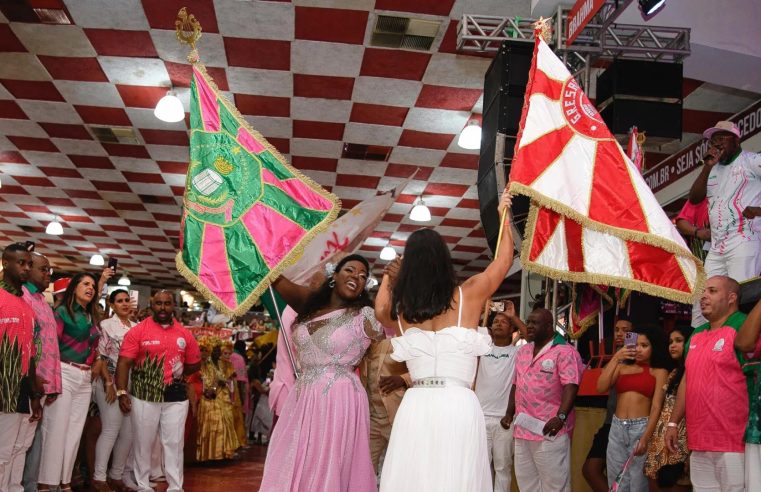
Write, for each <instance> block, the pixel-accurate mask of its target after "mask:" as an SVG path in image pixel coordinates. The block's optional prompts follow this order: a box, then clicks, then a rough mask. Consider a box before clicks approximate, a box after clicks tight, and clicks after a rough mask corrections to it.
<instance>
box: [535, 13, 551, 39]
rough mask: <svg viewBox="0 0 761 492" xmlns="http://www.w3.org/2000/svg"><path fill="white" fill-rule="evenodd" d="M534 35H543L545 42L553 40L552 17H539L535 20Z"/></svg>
mask: <svg viewBox="0 0 761 492" xmlns="http://www.w3.org/2000/svg"><path fill="white" fill-rule="evenodd" d="M534 35H535V36H537V37H538V36H541V37H542V39H543V40H544V42H545V43H549V42H550V41H551V40H552V19H551V18H549V17H548V18H544V17H539V20H538V21H536V22H534Z"/></svg>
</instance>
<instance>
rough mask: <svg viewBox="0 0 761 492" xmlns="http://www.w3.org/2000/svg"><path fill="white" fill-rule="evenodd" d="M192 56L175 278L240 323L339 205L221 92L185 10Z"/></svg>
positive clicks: (182, 30)
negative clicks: (187, 157) (177, 274)
mask: <svg viewBox="0 0 761 492" xmlns="http://www.w3.org/2000/svg"><path fill="white" fill-rule="evenodd" d="M175 26H176V31H177V39H178V40H179V41H180V42H181V43H184V44H187V45H189V46H190V47H191V51H190V54H189V56H188V61H189V62H190V63H191V65H192V67H191V72H192V79H191V83H190V161H189V163H188V173H187V177H186V182H185V194H184V197H183V210H182V212H183V213H182V220H181V224H180V252H179V253H178V254H177V257H176V263H177V270H178V271H179V272H180V274H182V276H183V277H185V278H186V279H187V280H188V282H190V283H191V284H192V285H193V286H194V287H195V288H196V289H197V290H198V291H199V292H201V294H202V295H203V296H204V297H205V298H206V299H208V300H209V301H210V302H211V303H212V304H214V306H215V307H216V308H217V309H218V310H220V311H221V312H223V313H225V314H227V315H228V316H240V315H242V314H243V313H245V312H246V311H248V309H249V308H250V307H251V306H252V305H253V304H254V303H255V302H256V301H257V300H258V299H259V297H260V296H261V295H262V294H263V293H264V292H266V290H267V288H268V287H269V285H270V283H271V282H272V281H274V280H275V279H276V278H277V277H278V276H280V275H281V274H282V272H283V271H284V270H285V269H286V268H288V267H289V266H290V265H292V264H293V263H295V262H296V260H297V259H298V258H299V257H300V256H301V254H302V252H303V250H304V247H305V246H306V245H307V244H308V243H309V242H310V241H311V240H312V239H313V238H314V236H315V235H317V234H319V233H320V232H321V231H323V230H324V229H325V228H327V226H328V225H329V224H330V223H331V222H333V220H335V218H336V217H337V216H338V212H339V210H340V209H341V205H340V201H339V200H338V198H337V197H336V196H335V195H333V194H332V193H329V192H328V191H326V190H325V189H323V188H322V187H320V185H318V184H317V183H315V182H314V181H313V180H311V179H310V178H309V177H307V176H305V175H303V174H302V173H300V172H299V171H298V170H297V169H294V168H293V167H291V166H290V164H288V162H286V160H285V158H284V157H283V156H282V154H280V152H278V150H277V149H276V148H275V147H273V146H272V145H271V144H270V143H269V142H268V141H267V140H266V139H265V138H264V137H262V136H261V135H260V134H259V133H258V132H257V131H256V130H254V129H253V128H252V127H251V126H250V125H249V124H248V122H247V121H246V120H245V119H244V118H243V116H242V115H241V114H240V112H239V111H238V110H237V108H236V107H235V105H234V104H233V103H232V102H231V101H229V100H228V99H227V98H226V97H225V95H224V94H223V93H222V92H221V91H219V89H218V88H217V86H216V85H215V84H214V81H213V80H212V78H211V77H210V76H209V74H208V73H207V72H206V68H205V67H204V65H203V63H201V61H200V57H199V55H198V52H197V50H196V46H195V45H196V42H197V41H198V39H199V38H200V36H201V26H200V25H199V24H198V22H197V21H196V20H195V18H194V17H193V15H189V14H188V13H187V11H186V10H185V9H184V8H183V9H182V10H181V11H180V12H179V14H178V19H177V22H176V23H175Z"/></svg>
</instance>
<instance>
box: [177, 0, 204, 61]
mask: <svg viewBox="0 0 761 492" xmlns="http://www.w3.org/2000/svg"><path fill="white" fill-rule="evenodd" d="M174 29H175V31H176V33H177V41H179V42H180V43H182V44H187V45H188V46H190V53H189V54H188V61H189V62H190V63H197V62H198V60H199V56H198V51H196V41H198V40H199V39H200V38H201V23H200V22H198V21H197V20H196V17H195V16H194V15H193V14H189V13H188V8H187V7H182V8H181V9H180V11H179V12H177V20H175V21H174Z"/></svg>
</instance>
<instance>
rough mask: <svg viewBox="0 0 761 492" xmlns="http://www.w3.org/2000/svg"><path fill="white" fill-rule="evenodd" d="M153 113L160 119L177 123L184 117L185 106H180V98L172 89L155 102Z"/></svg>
mask: <svg viewBox="0 0 761 492" xmlns="http://www.w3.org/2000/svg"><path fill="white" fill-rule="evenodd" d="M153 114H154V115H155V116H156V118H158V119H160V120H161V121H166V122H167V123H177V122H178V121H182V120H184V119H185V108H183V107H182V101H180V98H178V97H177V95H176V94H175V92H174V91H172V90H170V91H169V92H167V93H166V96H164V97H162V98H161V99H160V100H159V102H158V104H156V109H154V110H153Z"/></svg>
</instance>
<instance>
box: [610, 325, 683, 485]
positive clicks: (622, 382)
mask: <svg viewBox="0 0 761 492" xmlns="http://www.w3.org/2000/svg"><path fill="white" fill-rule="evenodd" d="M670 366H671V361H670V358H669V356H668V352H667V344H666V340H665V337H664V335H663V333H662V331H661V330H660V329H658V328H656V327H649V326H648V327H641V328H637V329H635V330H634V332H627V333H626V335H625V336H624V347H623V348H622V349H620V350H619V351H618V352H616V353H615V355H613V358H612V359H611V361H610V362H609V363H608V365H607V366H605V369H604V370H603V372H602V374H601V375H600V378H599V379H598V380H597V391H598V392H600V393H604V392H606V391H609V390H610V389H611V388H614V387H615V389H616V392H617V394H618V400H617V403H616V413H615V414H614V415H613V421H612V422H611V427H610V435H609V437H608V450H607V454H606V463H607V469H608V470H607V471H608V486H612V485H613V482H618V483H619V486H618V490H619V491H620V492H628V491H632V492H647V490H648V480H647V477H646V476H645V474H644V465H645V451H647V442H648V440H649V439H650V436H652V434H653V432H654V431H655V427H656V424H657V422H658V417H659V416H660V413H661V407H662V405H663V398H664V391H663V387H664V384H665V382H666V379H667V377H668V369H669V368H670ZM619 475H621V476H619Z"/></svg>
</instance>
